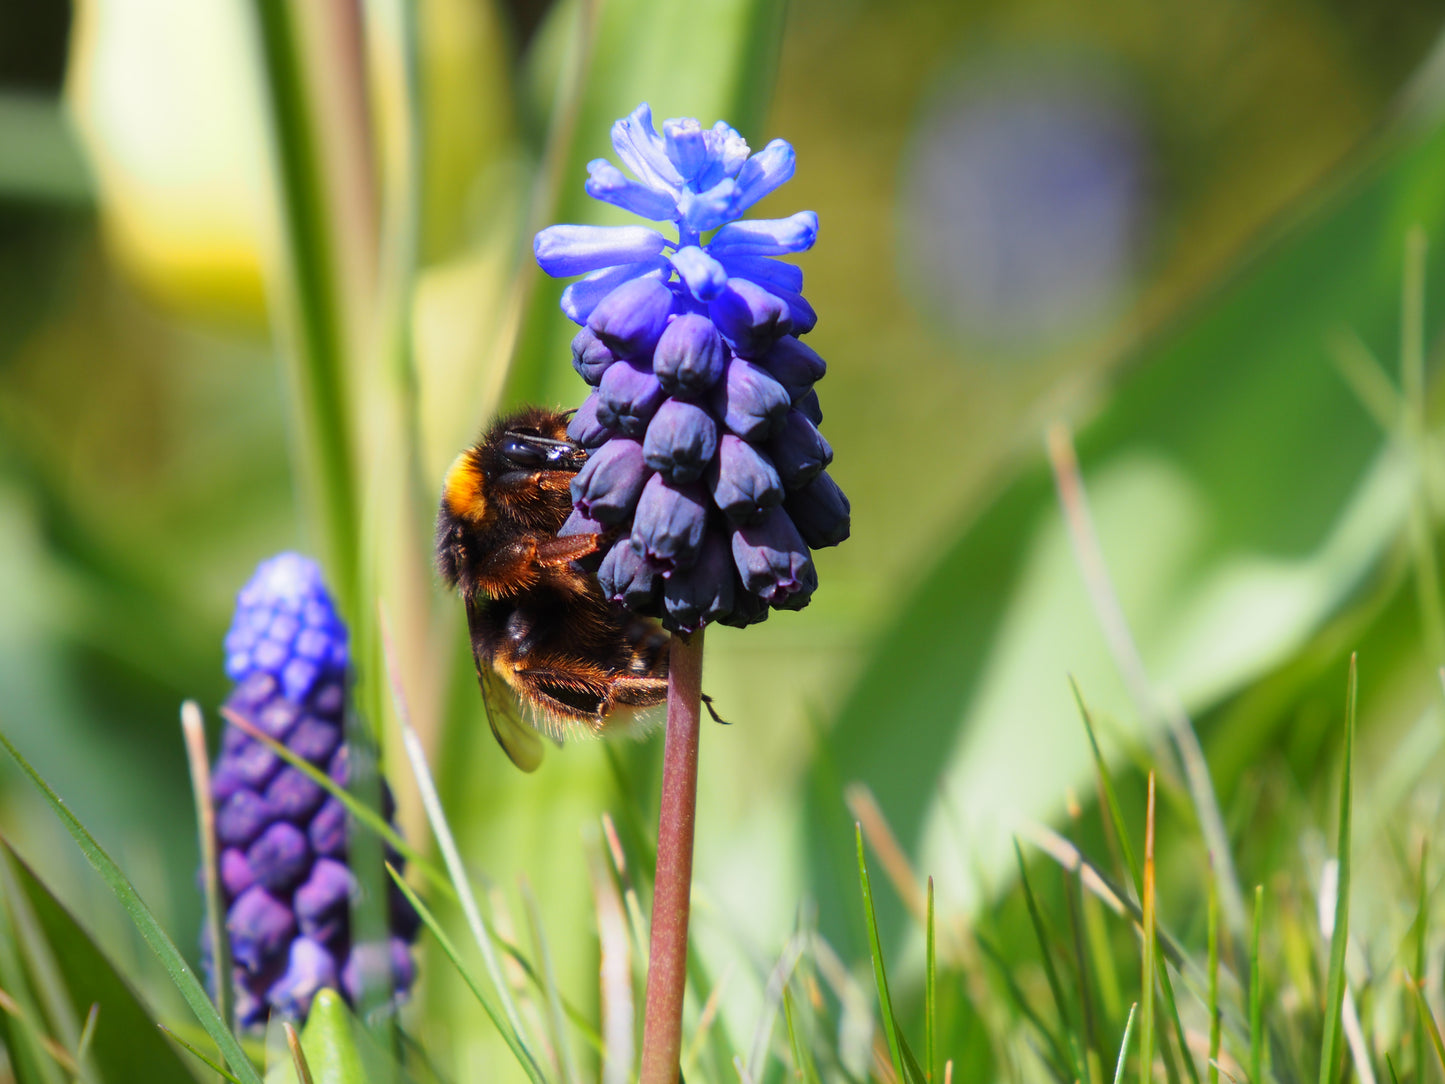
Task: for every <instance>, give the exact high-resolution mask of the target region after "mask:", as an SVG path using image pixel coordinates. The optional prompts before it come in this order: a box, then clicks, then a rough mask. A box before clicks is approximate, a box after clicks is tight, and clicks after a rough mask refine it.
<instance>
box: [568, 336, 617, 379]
mask: <svg viewBox="0 0 1445 1084" xmlns="http://www.w3.org/2000/svg"><path fill="white" fill-rule="evenodd" d="M616 360H617V355H616V354H614V353H613V352H612V348H611V347H609V346H608V345H607V344H606V343H605V342H603V341H602V340H601V339H599V338H598V337H597V336H596V334H594V333H593V331H592V329H591V328H590V327H584V328H583V329H582V330H581V331H579V332H577V334H576V335H574V336H573V337H572V368H574V369H576V370H577V375H578V376H580V377H581V378H582V379H583V380H585V381H587V383H589V384H591V385H592V386H593V387H594V388H595V387H596V386H597V382H598V381H599V380H601V379H602V374H603V373H604V372H606V371H607V366H609V365H611V364H612V363H613V362H614V361H616Z"/></svg>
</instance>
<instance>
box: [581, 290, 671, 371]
mask: <svg viewBox="0 0 1445 1084" xmlns="http://www.w3.org/2000/svg"><path fill="white" fill-rule="evenodd" d="M672 300H673V298H672V291H671V290H669V289H668V288H667V286H665V285H664V284H663V283H661V282H659V281H658V280H657V279H654V278H641V279H632V280H631V281H630V282H624V283H623V284H622V285H621V286H618V287H617V288H616V289H615V290H613V291H612V292H611V293H609V294H608V295H607V296H606V297H604V298H603V299H602V301H601V302H600V303H599V304H598V306H597V307H596V308H595V309H593V310H592V315H591V316H589V317H588V318H587V326H588V327H589V328H591V329H592V332H593V333H594V334H595V335H596V336H597V337H598V338H599V339H601V340H602V341H603V342H604V343H606V344H607V346H608V347H610V348H611V349H612V350H613V351H615V352H616V353H617V354H618V356H620V357H624V358H640V357H645V356H647V355H649V354H651V353H652V348H653V347H654V346H656V345H657V340H658V339H659V338H660V337H661V336H662V331H663V328H665V327H666V326H667V314H668V313H669V312H670V311H671V309H672Z"/></svg>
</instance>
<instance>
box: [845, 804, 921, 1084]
mask: <svg viewBox="0 0 1445 1084" xmlns="http://www.w3.org/2000/svg"><path fill="white" fill-rule="evenodd" d="M853 831H854V833H855V835H856V837H857V841H858V883H859V885H860V886H861V887H862V890H863V917H864V918H865V919H866V920H867V923H868V950H869V952H871V953H872V955H873V979H874V982H875V983H877V986H878V1009H879V1012H880V1013H881V1015H882V1017H883V1034H884V1035H885V1036H887V1038H888V1053H889V1055H890V1056H891V1057H892V1058H893V1071H894V1072H896V1073H897V1074H898V1079H899V1080H900V1081H903V1080H907V1079H908V1078H907V1077H906V1076H904V1073H903V1051H902V1048H901V1047H900V1045H899V1042H898V1021H897V1019H896V1018H895V1017H894V1015H893V999H892V997H890V996H889V994H888V974H887V972H886V970H885V969H884V966H883V946H882V944H881V942H880V941H879V938H878V916H877V915H876V914H875V913H874V910H873V888H872V886H871V885H870V884H869V882H868V863H867V862H866V861H865V860H864V857H863V826H862V825H860V824H855V825H854V826H853Z"/></svg>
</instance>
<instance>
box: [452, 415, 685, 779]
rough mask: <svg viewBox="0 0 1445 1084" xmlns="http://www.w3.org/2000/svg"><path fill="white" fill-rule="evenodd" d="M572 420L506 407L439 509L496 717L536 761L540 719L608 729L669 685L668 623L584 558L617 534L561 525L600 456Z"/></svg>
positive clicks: (460, 460)
mask: <svg viewBox="0 0 1445 1084" xmlns="http://www.w3.org/2000/svg"><path fill="white" fill-rule="evenodd" d="M567 420H568V415H567V414H563V413H560V412H558V411H555V410H545V409H542V408H539V407H528V408H524V409H522V410H519V411H518V412H516V413H515V414H510V415H508V416H506V417H503V418H501V419H499V420H498V421H497V422H496V423H495V424H494V425H492V426H491V428H489V429H488V430H487V431H486V432H485V433H484V434H483V435H482V438H481V439H480V440H479V441H478V442H477V443H476V444H474V445H473V446H472V447H470V448H468V449H467V450H466V451H464V452H463V453H462V454H461V455H459V456H458V457H457V458H456V461H455V462H453V463H452V465H451V467H450V469H448V471H447V475H446V480H445V481H444V482H443V484H442V499H441V509H440V511H439V512H438V513H437V533H436V549H437V567H438V569H439V571H440V573H441V576H442V578H443V579H444V580H445V581H446V583H447V586H449V587H452V588H454V589H456V590H457V591H458V592H459V593H460V594H461V596H462V601H463V602H464V603H465V605H466V611H467V627H468V629H469V631H470V633H471V641H472V658H473V659H474V660H475V662H476V667H477V680H478V682H479V684H480V685H481V689H482V698H483V700H484V702H485V705H486V710H487V717H488V721H489V722H490V724H491V727H492V733H493V734H494V735H496V738H497V741H498V742H499V743H500V744H501V746H502V749H503V750H505V752H506V753H507V755H508V756H509V757H510V758H511V759H512V762H513V763H514V764H516V765H517V766H518V767H519V768H521V769H522V770H523V771H533V770H534V769H535V768H536V767H537V765H538V764H539V763H541V758H542V743H541V742H540V740H539V739H538V736H537V735H538V731H541V732H542V733H545V734H546V735H547V736H549V737H551V738H552V739H553V740H554V741H558V742H560V741H561V740H562V738H563V737H564V736H565V735H566V734H567V733H568V732H570V731H573V730H581V731H583V732H585V733H592V734H599V733H602V732H604V731H610V730H613V729H618V728H619V727H620V726H622V721H623V717H624V716H625V715H629V714H631V712H624V711H623V710H621V709H639V708H648V707H652V706H654V705H656V704H661V703H662V702H663V701H664V700H665V699H666V698H667V658H668V648H669V645H670V640H669V637H668V635H667V633H666V632H665V631H663V629H662V628H661V626H660V625H658V624H657V622H656V621H653V620H652V619H650V618H645V617H638V616H636V615H633V614H629V613H627V612H625V611H623V610H621V609H619V608H618V607H615V606H614V605H613V604H612V603H610V602H609V601H608V600H607V598H606V597H605V596H604V595H603V594H602V590H601V588H599V587H598V585H597V580H596V578H595V577H594V576H593V575H592V573H591V572H589V571H587V570H586V569H584V568H583V567H582V566H581V565H579V564H578V563H577V562H579V561H584V560H585V559H586V558H588V557H590V556H592V555H593V554H596V553H598V552H600V550H601V549H602V548H603V547H604V546H605V545H606V543H607V542H610V541H611V538H610V536H607V535H599V534H591V533H589V534H574V535H565V536H562V537H559V536H558V534H557V532H558V531H559V530H560V529H561V527H562V524H563V523H564V522H565V521H566V519H567V516H568V514H569V513H570V512H571V511H572V498H571V495H570V485H571V481H572V476H573V475H575V474H576V473H577V471H578V470H580V469H581V467H582V465H583V464H584V463H585V462H586V461H587V452H586V451H585V450H584V449H582V448H580V447H578V446H577V445H576V444H574V443H572V442H571V441H570V440H568V439H567ZM496 679H500V681H501V682H502V683H503V684H504V685H505V686H506V687H507V690H510V694H511V696H508V695H507V693H506V691H505V690H499V689H497V688H496V684H495V682H496ZM512 697H515V699H516V701H517V702H519V703H520V704H521V705H522V706H523V707H524V708H525V709H527V712H528V715H529V720H530V721H531V723H532V725H531V726H528V725H527V724H526V723H525V722H523V721H522V720H520V719H519V718H517V716H516V713H514V712H513V711H510V710H509V708H510V703H509V701H510V700H511V699H512ZM614 713H616V714H615V715H614Z"/></svg>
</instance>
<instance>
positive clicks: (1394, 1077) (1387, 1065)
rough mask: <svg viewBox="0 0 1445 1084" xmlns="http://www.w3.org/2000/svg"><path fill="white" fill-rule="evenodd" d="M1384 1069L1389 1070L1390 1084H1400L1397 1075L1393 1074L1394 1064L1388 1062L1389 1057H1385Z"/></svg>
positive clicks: (1387, 1055)
mask: <svg viewBox="0 0 1445 1084" xmlns="http://www.w3.org/2000/svg"><path fill="white" fill-rule="evenodd" d="M1385 1068H1386V1069H1388V1070H1390V1084H1400V1077H1399V1074H1397V1073H1396V1072H1395V1063H1394V1062H1393V1061H1391V1060H1390V1055H1389V1054H1386V1055H1385Z"/></svg>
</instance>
